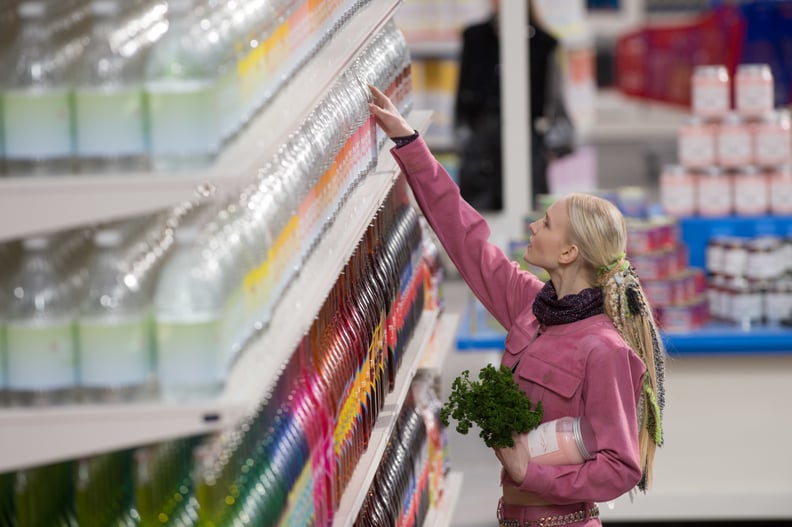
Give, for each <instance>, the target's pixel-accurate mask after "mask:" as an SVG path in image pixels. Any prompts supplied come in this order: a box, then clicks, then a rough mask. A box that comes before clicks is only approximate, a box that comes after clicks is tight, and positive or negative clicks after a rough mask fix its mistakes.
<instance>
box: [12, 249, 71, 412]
mask: <svg viewBox="0 0 792 527" xmlns="http://www.w3.org/2000/svg"><path fill="white" fill-rule="evenodd" d="M49 247H50V239H49V238H45V237H36V238H29V239H27V240H25V241H24V242H23V249H24V251H25V252H24V255H23V260H22V263H21V265H20V269H19V271H18V272H17V274H16V275H15V276H14V277H13V278H12V279H11V281H10V290H11V291H12V293H13V296H14V298H13V300H12V302H11V303H10V304H9V306H8V310H7V316H8V319H7V327H6V342H7V345H8V349H7V356H8V387H9V390H8V392H9V400H10V403H11V404H12V405H40V404H56V403H67V402H73V401H74V400H75V399H76V397H75V394H76V384H77V353H76V346H75V338H74V336H75V335H74V333H75V331H74V329H75V319H76V314H77V306H76V301H75V300H76V299H75V298H74V297H73V289H71V288H68V287H62V286H61V284H62V281H63V276H62V274H61V272H60V270H59V269H58V267H57V263H55V262H53V261H51V255H50V253H49V251H48V249H49Z"/></svg>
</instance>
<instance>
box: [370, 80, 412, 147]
mask: <svg viewBox="0 0 792 527" xmlns="http://www.w3.org/2000/svg"><path fill="white" fill-rule="evenodd" d="M369 90H371V97H372V99H371V102H370V103H369V105H368V107H369V111H370V112H371V115H373V116H374V118H375V119H376V120H377V124H378V125H379V126H380V128H382V131H383V132H385V135H387V136H388V137H391V138H392V137H406V136H408V135H412V134H413V132H415V130H414V129H413V127H412V126H410V124H409V123H408V122H407V120H406V119H405V118H404V117H402V115H401V114H400V113H399V110H397V109H396V106H395V105H394V104H393V102H391V100H390V99H389V98H388V96H387V95H385V94H384V93H382V92H381V91H380V90H379V89H377V87H376V86H372V85H369Z"/></svg>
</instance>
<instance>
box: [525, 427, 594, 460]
mask: <svg viewBox="0 0 792 527" xmlns="http://www.w3.org/2000/svg"><path fill="white" fill-rule="evenodd" d="M520 438H521V439H522V441H523V443H524V444H525V445H526V447H527V448H528V452H529V454H530V455H531V463H538V464H540V465H577V464H580V463H583V462H584V461H585V460H587V459H593V458H594V454H595V452H596V442H595V439H594V432H593V431H592V430H591V426H590V425H589V424H588V421H587V420H586V419H585V418H584V417H560V418H558V419H554V420H553V421H548V422H546V423H542V424H541V425H539V426H538V427H537V428H535V429H533V430H531V431H530V432H528V433H527V434H521V435H520Z"/></svg>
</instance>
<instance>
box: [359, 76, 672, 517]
mask: <svg viewBox="0 0 792 527" xmlns="http://www.w3.org/2000/svg"><path fill="white" fill-rule="evenodd" d="M371 92H372V103H371V104H370V105H369V108H370V111H371V113H372V115H373V116H374V117H375V119H376V120H377V123H378V124H379V126H380V127H381V128H382V129H383V130H384V132H385V133H386V134H387V135H388V137H390V138H391V139H393V140H394V142H395V143H396V147H395V148H393V150H392V154H393V156H394V158H395V159H396V161H397V162H398V164H399V166H400V167H401V169H402V172H403V173H404V174H405V176H406V178H407V181H408V182H409V184H410V186H411V188H412V190H413V193H414V195H415V198H416V200H417V202H418V204H419V206H420V207H421V210H422V211H423V213H424V215H425V216H426V218H427V220H428V221H429V223H430V225H431V226H432V228H433V229H434V231H435V232H436V233H437V236H438V238H439V239H440V241H441V242H442V244H443V246H444V248H445V249H446V251H447V253H448V254H449V256H450V258H451V260H452V261H453V262H454V265H455V266H456V267H457V268H458V269H459V272H460V274H461V275H462V277H463V278H464V279H465V281H466V282H467V284H468V286H469V287H470V288H471V290H472V291H473V292H474V293H475V294H476V296H477V297H478V299H479V300H480V301H481V302H482V303H483V305H484V306H485V307H486V308H487V310H488V311H489V312H490V313H491V314H492V315H493V316H494V317H495V318H496V319H497V320H498V321H499V322H500V323H501V324H502V325H503V327H504V328H506V330H507V331H508V334H507V337H506V350H505V352H504V354H503V358H502V364H504V365H506V366H508V367H509V368H511V369H512V371H513V372H514V379H515V381H516V382H517V384H518V385H519V386H520V388H521V389H522V390H523V391H524V392H525V393H526V395H527V396H528V397H529V398H530V399H531V401H532V402H534V403H535V402H538V401H541V402H542V405H543V408H544V417H543V419H544V421H550V420H554V419H557V418H560V417H564V416H573V417H574V416H585V418H586V420H587V421H588V423H589V424H590V425H591V428H592V430H593V432H594V436H595V438H596V449H595V450H596V454H595V456H594V457H593V459H590V460H587V461H585V462H583V463H582V464H579V465H560V466H549V465H540V464H537V463H531V462H530V455H529V453H528V451H527V449H526V448H525V447H524V446H523V443H522V442H520V441H517V442H515V446H514V447H512V448H505V449H498V450H497V451H496V456H497V457H498V459H499V460H500V462H501V464H502V466H503V471H502V480H501V482H502V487H503V494H502V497H501V500H500V503H499V504H498V508H497V515H498V519H499V521H500V525H503V526H507V525H508V526H515V527H523V526H525V527H527V526H532V525H586V526H592V525H600V520H599V518H598V516H599V511H598V509H597V506H596V503H597V502H603V501H609V500H612V499H615V498H617V497H618V496H620V495H622V494H624V493H626V492H628V491H631V490H632V489H634V488H636V487H637V488H639V489H641V490H645V489H646V488H647V486H648V485H649V483H650V481H651V476H652V462H653V459H654V451H655V447H656V446H658V445H661V444H662V441H663V438H662V427H661V421H662V409H663V405H664V392H663V364H664V362H663V361H664V350H663V348H662V343H661V342H660V340H659V338H658V333H657V328H656V327H655V324H654V320H653V317H652V313H651V309H650V307H649V305H648V304H647V302H646V299H645V296H644V293H643V290H642V288H641V285H640V283H639V281H638V277H637V276H636V275H635V272H634V270H633V269H632V267H631V266H630V264H629V262H628V261H627V259H626V256H625V247H626V242H627V240H626V236H627V235H626V227H625V222H624V218H623V217H622V215H621V213H620V212H619V211H618V209H616V207H614V206H613V205H612V204H611V203H609V202H607V201H605V200H602V199H600V198H597V197H594V196H589V195H585V194H571V195H568V196H565V197H563V198H562V199H560V200H559V201H557V202H556V203H555V204H553V205H552V206H551V207H550V208H549V209H548V210H547V213H546V214H545V216H544V217H543V218H542V219H540V220H538V221H536V222H534V223H532V224H531V226H530V230H531V238H530V240H529V242H528V246H527V247H526V249H525V254H524V256H523V257H524V259H525V261H526V262H529V263H531V264H534V265H538V266H540V267H542V268H544V269H545V270H547V272H548V273H549V275H550V280H549V281H548V282H547V283H546V284H545V283H543V282H541V281H540V280H539V279H538V278H536V277H535V276H534V275H532V274H531V273H528V272H525V271H521V270H520V268H519V266H518V265H517V264H516V263H515V262H512V261H510V260H509V259H508V258H507V256H506V255H505V254H504V253H503V251H501V250H500V249H499V248H498V247H497V246H495V245H493V244H491V243H490V242H489V241H488V239H489V234H490V231H489V227H488V226H487V224H486V222H485V221H484V219H483V218H482V217H481V215H480V214H478V213H477V212H476V211H475V210H474V209H473V208H472V207H471V206H470V205H468V204H467V203H466V202H465V201H464V200H463V199H462V198H461V197H460V194H459V190H458V187H457V186H456V184H455V183H454V182H453V181H452V180H451V178H450V177H449V176H448V174H447V173H446V171H445V170H444V169H443V167H442V166H441V165H440V163H438V162H437V160H436V159H435V158H434V157H433V156H432V154H431V152H430V151H429V149H428V148H427V146H426V144H425V143H424V141H423V139H422V138H421V137H419V135H418V133H417V132H415V131H414V130H413V128H412V127H411V126H410V125H409V123H408V122H407V121H406V120H405V119H404V117H402V116H401V115H400V114H399V112H398V110H397V109H396V108H395V107H394V105H393V104H392V102H391V101H390V100H389V99H388V98H387V97H386V96H385V95H384V94H383V93H382V92H381V91H379V90H378V89H376V88H374V87H372V88H371Z"/></svg>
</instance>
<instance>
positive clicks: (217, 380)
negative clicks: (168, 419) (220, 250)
mask: <svg viewBox="0 0 792 527" xmlns="http://www.w3.org/2000/svg"><path fill="white" fill-rule="evenodd" d="M221 286H222V281H221V277H220V273H219V264H218V262H217V260H216V259H215V257H214V256H213V255H212V254H211V252H210V251H208V250H206V248H205V247H203V246H202V244H201V243H200V230H199V229H198V228H197V227H196V226H193V225H189V226H184V227H181V228H179V229H177V231H176V247H175V249H174V251H173V253H172V254H171V255H170V258H169V259H168V260H167V262H166V263H165V265H164V267H163V269H162V272H161V274H160V276H159V279H158V281H157V288H156V292H155V294H154V317H155V325H156V342H157V344H156V345H157V375H158V378H159V388H160V393H161V395H162V397H163V398H164V399H166V400H181V401H183V400H190V399H200V398H210V397H213V396H216V395H218V393H219V392H220V390H221V389H222V387H223V382H224V379H225V373H226V370H225V361H224V356H225V353H224V345H225V338H224V335H223V307H224V304H225V299H224V292H223V291H222V289H221Z"/></svg>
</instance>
